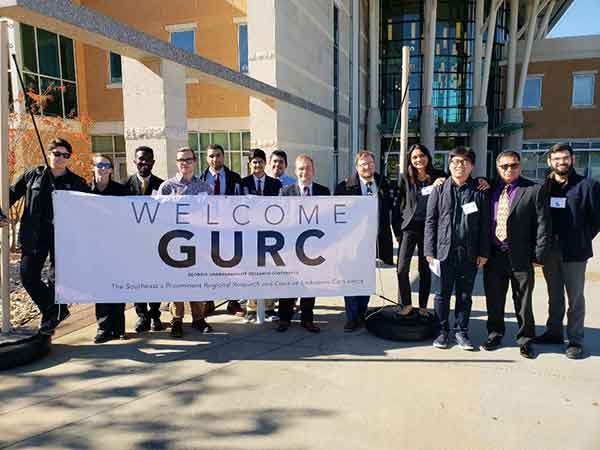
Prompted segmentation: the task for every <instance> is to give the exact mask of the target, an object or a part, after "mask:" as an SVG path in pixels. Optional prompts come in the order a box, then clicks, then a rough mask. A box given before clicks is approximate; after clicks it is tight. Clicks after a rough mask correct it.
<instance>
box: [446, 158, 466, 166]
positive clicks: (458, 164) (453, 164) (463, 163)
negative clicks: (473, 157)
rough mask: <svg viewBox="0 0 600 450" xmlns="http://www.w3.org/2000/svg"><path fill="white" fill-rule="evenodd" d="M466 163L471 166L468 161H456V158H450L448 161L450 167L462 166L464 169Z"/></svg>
mask: <svg viewBox="0 0 600 450" xmlns="http://www.w3.org/2000/svg"><path fill="white" fill-rule="evenodd" d="M467 163H469V164H471V161H469V160H468V159H456V158H452V159H451V160H450V165H451V166H463V167H465V166H466V165H467Z"/></svg>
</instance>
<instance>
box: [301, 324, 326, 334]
mask: <svg viewBox="0 0 600 450" xmlns="http://www.w3.org/2000/svg"><path fill="white" fill-rule="evenodd" d="M300 326H301V327H302V328H304V329H305V330H306V331H309V332H311V333H318V332H320V331H321V329H320V328H319V327H318V326H316V325H315V324H314V323H312V322H302V323H301V324H300Z"/></svg>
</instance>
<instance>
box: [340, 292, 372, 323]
mask: <svg viewBox="0 0 600 450" xmlns="http://www.w3.org/2000/svg"><path fill="white" fill-rule="evenodd" d="M370 298H371V297H370V296H369V295H351V296H348V297H344V303H345V304H346V319H348V320H358V319H359V318H361V317H362V318H364V317H365V314H366V313H367V306H368V305H369V299H370Z"/></svg>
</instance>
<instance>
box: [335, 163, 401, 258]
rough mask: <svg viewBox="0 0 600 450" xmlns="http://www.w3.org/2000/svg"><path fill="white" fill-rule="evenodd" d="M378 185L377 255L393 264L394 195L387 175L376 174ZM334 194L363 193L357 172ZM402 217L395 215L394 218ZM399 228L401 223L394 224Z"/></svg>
mask: <svg viewBox="0 0 600 450" xmlns="http://www.w3.org/2000/svg"><path fill="white" fill-rule="evenodd" d="M374 178H375V184H376V185H377V203H378V208H379V221H378V231H377V257H378V258H379V259H381V260H382V261H384V262H386V263H388V264H393V261H394V241H393V240H392V230H391V228H390V224H391V221H390V213H391V209H392V205H393V195H392V191H391V189H390V185H389V183H388V181H387V178H386V177H382V176H381V175H379V174H378V173H376V174H375V177H374ZM334 195H362V190H361V187H360V180H359V178H358V174H357V173H356V172H355V173H354V174H352V175H351V176H349V177H348V178H346V179H345V180H343V181H342V182H340V183H339V184H338V185H337V186H336V187H335V194H334ZM396 218H400V217H399V216H394V219H396ZM396 229H398V230H399V224H394V230H396Z"/></svg>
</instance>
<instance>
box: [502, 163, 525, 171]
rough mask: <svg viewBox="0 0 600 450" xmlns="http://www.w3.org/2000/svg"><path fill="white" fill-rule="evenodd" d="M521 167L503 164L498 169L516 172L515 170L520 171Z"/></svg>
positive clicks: (517, 164) (515, 164)
mask: <svg viewBox="0 0 600 450" xmlns="http://www.w3.org/2000/svg"><path fill="white" fill-rule="evenodd" d="M519 166H520V164H519V163H512V164H502V165H499V166H498V167H499V168H500V169H502V170H508V169H512V170H515V169H518V168H519Z"/></svg>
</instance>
